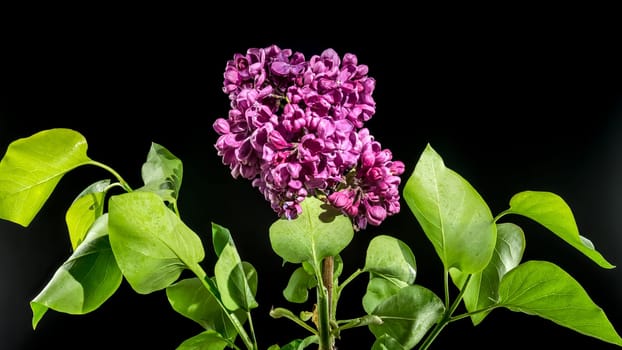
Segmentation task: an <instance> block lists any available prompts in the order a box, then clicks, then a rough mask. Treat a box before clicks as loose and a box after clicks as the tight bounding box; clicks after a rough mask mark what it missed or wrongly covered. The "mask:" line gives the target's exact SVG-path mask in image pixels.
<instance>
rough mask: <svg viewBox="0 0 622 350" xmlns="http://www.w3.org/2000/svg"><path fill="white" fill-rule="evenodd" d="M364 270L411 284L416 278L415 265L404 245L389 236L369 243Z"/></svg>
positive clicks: (413, 257)
mask: <svg viewBox="0 0 622 350" xmlns="http://www.w3.org/2000/svg"><path fill="white" fill-rule="evenodd" d="M364 270H365V271H368V272H374V273H377V274H381V275H385V276H390V277H395V278H397V279H399V280H402V281H404V282H406V283H408V284H412V283H414V282H415V277H416V276H417V263H416V261H415V255H414V254H413V252H412V250H411V249H410V247H408V245H406V243H404V242H402V241H401V240H399V239H397V238H394V237H391V236H387V235H379V236H376V237H374V238H373V239H372V240H371V242H369V246H368V247H367V255H366V258H365V267H364Z"/></svg>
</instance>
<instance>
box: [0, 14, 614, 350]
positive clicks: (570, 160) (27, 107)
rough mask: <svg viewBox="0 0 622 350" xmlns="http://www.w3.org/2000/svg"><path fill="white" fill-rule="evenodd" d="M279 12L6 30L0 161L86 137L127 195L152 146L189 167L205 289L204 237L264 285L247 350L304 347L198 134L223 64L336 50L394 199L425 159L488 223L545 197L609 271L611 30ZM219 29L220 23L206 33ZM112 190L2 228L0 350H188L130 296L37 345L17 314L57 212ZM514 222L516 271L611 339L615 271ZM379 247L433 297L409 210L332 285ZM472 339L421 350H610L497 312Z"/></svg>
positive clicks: (161, 303)
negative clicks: (395, 251) (255, 341)
mask: <svg viewBox="0 0 622 350" xmlns="http://www.w3.org/2000/svg"><path fill="white" fill-rule="evenodd" d="M145 10H146V9H145ZM286 10H287V9H284V8H280V9H278V11H275V13H274V15H273V16H272V17H265V16H263V17H260V16H257V18H253V19H252V20H251V19H245V20H242V19H240V18H239V17H237V13H236V12H235V11H232V10H230V11H223V12H219V13H217V15H216V16H213V13H212V16H209V17H208V16H206V17H204V14H205V13H204V12H196V11H193V9H189V11H188V12H187V13H185V14H178V13H176V12H175V13H169V12H168V10H167V9H165V8H161V9H159V11H157V12H156V14H152V13H150V12H148V11H144V12H143V11H135V12H132V14H131V15H122V13H124V12H123V11H121V10H119V11H118V12H117V11H111V12H110V13H106V15H101V12H98V14H99V15H96V14H95V12H90V11H85V12H83V13H81V15H80V16H75V17H74V16H66V17H67V18H65V17H64V16H63V17H62V18H57V17H48V16H46V13H45V11H42V12H39V13H38V15H37V16H36V17H33V18H30V17H29V16H24V19H25V20H24V21H16V23H15V25H11V26H6V27H5V29H6V30H5V31H4V33H3V38H2V39H3V41H2V56H3V58H4V63H3V64H2V66H1V67H2V70H1V72H0V73H1V74H2V77H1V78H2V79H1V83H2V89H3V91H2V93H3V94H2V95H1V96H0V152H1V154H4V152H5V151H6V147H7V146H8V144H9V143H10V142H11V141H13V140H15V139H16V138H20V137H26V136H29V135H31V134H33V133H35V132H37V131H40V130H43V129H47V128H53V127H67V128H72V129H74V130H76V131H79V132H81V133H82V134H83V135H84V136H85V137H86V139H87V142H88V144H89V149H88V155H89V157H90V158H92V159H94V160H97V161H100V162H102V163H105V164H107V165H109V166H111V167H112V168H114V169H115V170H117V171H118V172H119V173H120V174H121V175H122V176H123V177H124V178H125V179H126V180H127V181H128V182H129V183H130V184H131V185H132V186H133V187H139V186H140V185H141V184H142V183H141V182H140V181H141V180H140V166H141V165H142V163H143V162H144V160H145V159H146V155H147V152H148V150H149V147H150V144H151V142H156V143H159V144H161V145H163V146H165V147H167V148H168V149H169V150H170V151H171V152H172V153H173V154H175V155H176V156H177V157H179V158H180V159H181V160H182V161H183V163H184V178H183V183H182V189H181V193H180V198H179V208H180V211H181V215H182V219H183V220H184V221H185V222H186V223H187V224H188V225H189V226H190V227H191V228H192V229H193V230H194V231H195V232H197V234H199V235H200V236H201V237H202V238H203V239H204V240H205V243H206V251H207V253H208V256H207V258H206V260H205V262H204V263H205V264H204V267H205V269H206V270H208V271H210V267H211V266H213V265H212V264H213V254H212V250H211V247H210V246H209V237H210V224H211V222H215V223H218V224H220V225H223V226H225V227H228V228H229V229H230V230H231V232H232V234H233V236H234V239H235V240H236V243H237V245H238V250H239V251H240V254H241V256H242V258H243V259H244V260H247V261H249V262H251V263H252V264H253V265H254V266H255V267H256V269H257V270H258V274H259V291H258V296H257V299H258V302H259V308H258V309H256V310H255V311H254V313H253V318H254V321H255V327H256V331H257V335H258V338H259V342H260V347H261V348H262V349H265V348H267V347H268V346H269V345H271V344H273V343H279V344H281V345H283V344H285V343H286V342H288V341H289V340H291V339H294V338H296V337H302V336H305V335H306V334H305V333H304V332H302V331H301V330H300V329H299V328H297V326H295V325H294V324H292V323H290V322H289V321H286V320H283V319H278V320H274V319H271V318H270V317H269V316H268V311H269V309H270V307H272V306H285V307H289V308H291V309H292V310H294V311H300V310H302V309H305V308H310V307H311V306H310V305H307V304H305V305H297V304H289V303H287V302H286V301H285V300H284V298H283V297H282V295H281V291H282V289H283V288H284V287H285V284H286V283H287V279H288V277H289V274H290V273H291V271H292V270H293V266H289V265H285V266H282V265H281V261H280V259H279V258H278V257H277V256H276V255H275V254H274V253H273V252H272V250H271V248H270V245H269V241H268V237H267V232H268V228H269V226H270V224H271V223H272V222H273V221H274V220H276V217H275V214H274V213H273V212H272V211H271V210H270V207H269V205H268V203H267V202H265V201H264V200H263V198H262V197H261V195H260V194H259V192H257V191H256V190H255V189H254V188H252V186H251V185H250V183H249V182H247V181H245V180H234V179H233V178H231V177H230V176H229V170H228V169H227V167H226V166H224V165H222V163H221V161H220V158H219V157H218V156H217V154H216V151H215V149H214V147H213V144H214V143H215V141H216V138H217V135H216V133H215V132H214V131H213V129H212V128H211V125H212V123H213V121H214V120H215V119H216V118H218V117H225V116H226V115H227V111H228V99H227V97H226V96H225V95H224V94H223V93H222V90H221V86H222V80H223V77H222V74H223V71H224V67H225V63H226V61H227V60H228V59H230V58H231V57H232V56H233V54H234V53H236V52H240V53H243V52H245V51H246V49H247V48H250V47H266V46H269V45H271V44H276V45H278V46H280V47H281V48H291V49H292V50H294V51H300V52H302V53H304V54H305V56H306V57H307V58H309V57H310V56H311V55H314V54H320V53H321V51H322V50H324V49H325V48H329V47H331V48H333V49H335V50H336V51H337V52H338V53H339V54H340V55H343V54H344V53H346V52H350V53H354V54H356V55H357V56H358V58H359V63H362V64H367V65H368V66H369V75H370V76H372V77H374V78H375V79H376V80H377V85H376V90H375V93H374V97H375V100H376V103H377V111H376V114H375V115H374V117H373V118H372V120H371V121H369V122H368V124H367V127H368V128H369V129H370V130H371V132H372V134H374V136H375V137H376V139H377V140H378V141H380V142H381V143H382V145H383V146H384V147H386V148H390V149H391V150H392V151H393V154H394V159H399V160H402V161H403V162H404V163H405V164H406V173H405V175H404V176H403V182H402V183H405V181H406V178H407V176H408V175H410V173H411V172H412V170H413V169H414V165H415V163H416V161H417V159H418V157H419V155H420V153H421V151H423V149H424V147H425V145H426V144H427V143H430V144H431V145H432V146H433V147H434V148H435V149H436V151H437V152H438V153H439V154H440V155H441V156H442V157H443V159H444V161H445V164H446V165H447V166H448V167H450V168H452V169H453V170H455V171H457V172H458V173H459V174H460V175H462V176H463V177H464V178H465V179H467V181H469V182H470V183H471V184H472V185H473V186H474V187H475V188H476V189H477V191H478V192H479V193H480V194H481V195H482V197H483V198H484V199H485V200H486V201H487V203H488V204H489V206H490V208H491V210H492V212H493V214H498V213H499V212H500V211H502V210H504V209H506V208H507V207H508V205H509V204H508V203H509V199H510V197H511V196H512V195H513V194H515V193H517V192H519V191H523V190H546V191H551V192H555V193H557V194H559V195H561V196H562V197H563V198H564V199H565V200H566V201H567V202H568V204H569V205H570V207H571V208H572V209H573V212H574V214H575V218H576V220H577V224H578V226H579V230H580V232H581V234H582V235H584V236H586V237H588V238H589V239H591V240H592V242H593V243H594V244H595V246H596V248H597V249H598V250H599V251H600V252H601V253H602V254H603V255H604V257H605V258H606V259H608V260H609V261H610V262H611V263H613V264H614V265H620V264H621V263H622V235H621V227H622V225H621V224H622V222H620V212H621V210H622V200H621V199H620V198H622V196H621V195H622V185H620V182H619V179H620V176H622V92H621V89H620V86H621V85H620V80H619V78H620V75H619V67H618V65H619V62H620V61H619V58H620V57H619V54H618V53H617V46H618V44H619V42H618V41H617V38H616V35H611V34H612V33H613V34H615V31H613V32H612V30H614V29H615V28H614V26H613V25H611V26H610V25H609V24H610V22H607V21H606V20H598V18H591V19H593V20H594V22H595V23H596V25H594V24H592V23H593V22H590V23H586V22H585V21H583V20H581V19H578V18H576V17H572V18H567V19H566V20H561V19H564V18H566V17H564V16H561V15H560V16H559V17H555V19H556V20H555V21H552V20H551V19H552V17H551V16H544V17H538V16H531V15H525V16H516V17H511V18H510V17H505V16H504V14H505V13H501V14H498V15H497V16H495V17H494V19H491V17H488V16H483V15H482V16H481V18H480V17H478V18H476V19H475V18H473V17H467V16H465V17H462V16H461V15H460V14H459V13H456V14H454V15H453V16H452V17H448V16H447V15H446V13H444V12H438V13H434V17H433V18H434V19H431V18H430V16H431V14H428V13H425V12H419V13H417V14H414V13H413V14H412V16H411V17H408V14H405V13H402V15H404V16H403V17H400V20H399V21H397V20H393V18H388V22H383V21H387V19H383V20H382V21H380V20H378V19H376V18H375V17H373V16H372V15H371V14H368V15H366V16H361V17H356V16H346V15H345V13H344V12H340V13H335V14H332V13H331V14H330V16H328V14H326V15H323V16H317V17H313V16H305V15H302V14H300V13H297V14H293V13H288V11H286ZM119 13H121V14H119ZM22 15H23V14H22ZM319 17H321V18H319ZM217 19H218V20H219V21H224V22H218V24H217V25H216V22H215V21H216V20H217ZM398 23H399V24H398ZM109 177H110V176H109V174H108V173H106V172H105V171H104V170H102V169H99V168H94V167H84V168H78V169H76V170H74V171H72V172H70V173H69V174H67V175H66V176H65V177H64V178H63V179H62V181H61V182H60V183H59V186H58V187H57V189H56V190H55V192H54V193H53V194H52V196H51V198H50V199H49V200H48V202H47V203H46V205H45V206H44V207H43V209H42V211H41V212H40V213H39V215H38V216H37V217H36V218H35V220H34V221H33V222H32V224H31V225H30V226H29V227H28V228H23V227H21V226H18V225H15V224H12V223H10V222H0V269H2V270H1V271H0V284H1V286H0V293H1V294H0V349H7V350H9V349H24V350H25V349H40V348H44V347H45V348H57V347H58V348H63V349H99V348H101V349H112V348H115V349H116V348H132V347H133V348H141V349H174V348H175V347H176V346H177V345H179V344H180V343H181V342H182V341H183V340H185V339H187V338H189V337H191V336H193V335H195V334H197V333H198V332H200V330H201V329H200V328H199V327H198V325H196V324H194V323H193V322H192V321H189V320H187V319H185V318H183V317H182V316H180V315H178V314H176V313H175V312H174V311H172V309H171V308H170V307H169V305H168V303H167V301H166V297H165V294H164V293H163V292H155V293H153V294H149V295H139V294H137V293H135V292H134V291H132V290H131V288H130V287H129V285H128V284H127V283H126V282H125V281H124V282H123V283H122V285H121V287H120V289H119V290H118V291H117V293H116V294H115V295H113V296H112V297H111V298H110V299H109V300H108V301H107V302H106V303H105V304H104V305H103V306H102V307H100V308H99V309H98V310H96V311H94V312H92V313H90V314H87V315H81V316H76V315H65V314H60V313H56V312H54V311H49V312H48V313H47V314H46V315H45V317H44V318H43V320H42V321H41V322H40V323H39V325H38V328H37V329H36V330H35V331H33V330H32V327H31V323H30V322H31V320H30V317H31V311H30V308H29V304H28V303H29V301H30V300H31V299H32V298H33V297H34V296H35V295H36V294H37V293H38V292H39V291H40V290H41V288H43V286H45V284H46V283H47V281H48V280H49V279H50V277H51V276H52V274H53V273H54V271H55V270H56V268H57V267H58V266H59V265H60V264H61V263H62V262H63V261H64V260H65V259H66V258H67V257H68V256H69V255H70V253H71V248H70V243H69V240H68V238H67V235H66V228H65V226H64V225H65V224H64V214H65V211H66V210H67V208H68V206H69V205H70V203H71V201H72V200H73V198H74V197H75V196H76V195H77V194H78V193H79V192H80V191H81V190H82V189H83V188H84V187H86V186H87V185H89V184H91V183H92V182H95V181H97V180H100V179H103V178H109ZM508 220H510V218H508ZM511 221H513V222H515V223H518V224H519V225H521V227H523V229H524V230H525V234H526V239H527V249H526V252H525V256H524V260H531V259H542V260H549V261H552V262H554V263H556V264H558V265H559V266H561V267H562V268H563V269H565V270H566V271H567V272H569V273H570V274H571V275H572V276H573V277H575V278H576V279H577V281H579V283H581V284H582V285H583V286H584V287H585V289H586V291H587V292H588V293H589V295H590V296H591V297H592V298H593V300H594V301H595V302H596V303H597V304H598V305H600V306H601V307H603V309H604V310H605V313H606V314H607V315H608V317H609V319H610V321H611V322H612V324H613V325H614V327H615V328H616V329H617V330H618V331H620V330H622V307H621V303H620V301H621V300H620V295H621V292H622V273H621V272H620V270H619V269H618V268H616V269H612V270H605V269H602V268H600V267H598V266H597V265H596V264H594V263H593V262H591V261H590V260H588V259H587V258H586V257H584V256H583V255H581V254H580V253H578V252H577V251H575V250H574V249H572V248H571V247H569V246H568V245H566V244H565V243H563V242H562V241H561V240H560V239H558V238H557V237H556V236H554V235H553V234H551V233H549V232H548V231H545V230H544V229H542V228H541V227H539V226H537V225H535V224H533V223H532V222H529V221H527V220H521V219H520V218H518V217H512V218H511ZM378 234H390V235H394V236H396V237H398V238H400V239H402V240H404V241H405V242H407V243H408V244H409V245H410V246H411V247H412V249H413V251H414V253H415V256H416V258H417V264H418V276H417V283H419V284H422V285H424V286H426V287H428V288H430V289H432V290H433V291H435V292H436V293H437V294H438V295H441V296H442V293H443V291H442V274H441V272H442V271H441V265H440V261H439V260H438V258H437V257H436V256H435V255H434V253H433V249H432V246H431V244H430V243H429V242H428V241H427V240H426V238H425V236H424V234H423V232H422V231H421V229H420V228H419V226H418V224H417V222H416V220H415V219H414V216H413V215H412V214H411V213H410V211H409V210H408V208H407V206H406V205H405V203H403V202H402V212H401V213H400V214H399V215H397V216H393V217H390V218H388V219H387V220H386V221H385V223H383V225H382V226H380V227H369V228H368V229H367V230H364V231H361V232H359V233H357V234H356V237H355V239H354V241H353V242H352V244H350V246H348V247H347V248H346V249H345V250H344V252H343V254H342V255H343V258H344V261H345V266H344V275H349V274H350V273H351V272H353V271H354V270H355V269H356V268H359V267H362V264H363V260H364V255H365V249H366V247H367V244H368V242H369V241H370V239H371V238H373V237H374V236H375V235H378ZM366 282H367V277H366V276H364V275H363V276H361V277H359V278H358V279H357V280H355V281H354V282H353V283H352V284H351V285H350V286H349V287H347V289H346V290H345V291H344V296H343V300H342V303H341V305H340V309H339V312H340V314H339V315H338V316H339V318H340V319H345V318H350V317H356V316H359V315H361V314H362V313H363V309H362V307H361V304H360V300H361V297H362V295H363V292H364V288H365V285H366ZM454 292H455V291H454ZM469 322H470V321H468V320H463V321H459V322H456V323H452V324H450V325H449V326H448V327H447V328H445V330H444V331H443V332H442V333H441V335H440V337H439V338H438V339H437V340H436V342H435V343H434V345H433V346H432V349H446V348H450V347H457V346H459V345H463V346H467V347H471V346H477V347H478V348H480V349H497V348H499V347H501V346H504V345H503V344H508V345H513V346H515V347H518V348H519V347H530V348H533V349H544V348H546V345H545V344H549V343H554V344H558V345H560V346H562V345H573V346H576V347H577V348H586V349H587V348H590V349H596V348H598V349H614V348H616V347H614V346H611V345H609V344H606V343H604V342H601V341H599V340H596V339H592V338H589V337H586V336H583V335H580V334H578V333H575V332H574V331H571V330H569V329H566V328H562V327H560V326H558V325H555V324H553V323H552V322H550V321H547V320H544V319H540V318H538V317H535V316H528V315H526V314H520V313H512V312H510V311H507V310H505V309H499V310H495V311H493V312H492V313H491V314H490V315H489V316H488V318H487V319H485V320H484V322H483V323H482V324H480V325H479V326H477V327H473V326H472V325H471V324H470V323H469ZM372 343H373V337H372V336H371V333H370V332H369V331H368V330H367V329H366V328H358V329H353V330H348V331H345V332H344V333H343V334H342V339H341V340H340V341H339V343H338V346H339V348H340V349H358V348H362V349H369V348H370V346H371V344H372Z"/></svg>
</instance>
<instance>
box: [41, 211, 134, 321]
mask: <svg viewBox="0 0 622 350" xmlns="http://www.w3.org/2000/svg"><path fill="white" fill-rule="evenodd" d="M107 219H108V217H107V216H106V215H104V216H100V217H99V218H98V219H97V220H96V221H95V222H94V223H93V226H92V227H91V229H90V230H89V232H88V234H87V235H86V238H85V240H84V242H82V244H80V246H78V248H77V249H76V250H75V251H74V252H73V254H71V256H70V257H69V259H67V261H65V262H64V263H63V265H62V266H61V267H60V268H58V270H56V272H55V273H54V276H52V279H51V280H50V281H49V282H48V284H47V285H46V286H45V288H44V289H43V290H42V291H41V292H40V293H39V294H38V295H37V296H36V297H35V298H34V299H33V300H32V301H31V302H30V305H31V308H32V311H33V321H32V327H33V328H35V327H36V326H37V324H38V322H39V321H40V320H41V318H42V317H43V314H44V313H45V312H46V311H47V310H48V309H53V310H56V311H58V312H63V313H67V314H74V315H75V314H86V313H88V312H91V311H93V310H95V309H97V308H99V306H101V305H102V304H103V303H104V302H105V301H106V300H108V298H110V296H112V295H113V294H114V293H115V292H116V290H117V289H118V288H119V286H120V285H121V280H122V276H121V271H120V270H119V267H118V266H117V263H116V261H115V258H114V255H113V254H112V250H111V249H110V243H109V241H108V232H107V223H108V220H107Z"/></svg>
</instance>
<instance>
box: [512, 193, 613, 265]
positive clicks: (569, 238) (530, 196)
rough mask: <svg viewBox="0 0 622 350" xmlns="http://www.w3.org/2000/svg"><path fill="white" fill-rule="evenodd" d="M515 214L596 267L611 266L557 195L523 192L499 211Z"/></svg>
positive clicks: (513, 197)
mask: <svg viewBox="0 0 622 350" xmlns="http://www.w3.org/2000/svg"><path fill="white" fill-rule="evenodd" d="M502 214H503V215H505V214H518V215H522V216H525V217H528V218H530V219H531V220H534V221H535V222H537V223H539V224H541V225H542V226H544V227H546V228H547V229H549V230H550V231H551V232H553V233H554V234H556V235H557V236H558V237H560V238H561V239H563V240H564V241H565V242H566V243H568V244H570V245H571V246H573V247H574V248H576V249H577V250H578V251H580V252H581V253H583V254H585V255H586V256H587V257H588V258H590V259H591V260H593V261H594V262H595V263H597V264H598V265H599V266H601V267H603V268H606V269H611V268H614V267H615V266H614V265H612V264H611V263H609V262H608V261H607V260H605V258H604V257H603V256H602V255H601V254H600V253H599V252H598V251H597V250H596V249H595V248H594V244H592V242H591V241H590V240H589V239H587V238H585V237H583V236H581V235H579V229H578V228H577V224H576V222H575V219H574V215H573V214H572V210H571V209H570V207H569V206H568V204H567V203H566V202H565V201H564V200H563V199H562V198H561V197H560V196H558V195H557V194H555V193H551V192H544V191H523V192H519V193H517V194H515V195H514V196H512V198H511V199H510V208H509V209H508V210H506V211H504V212H503V213H502Z"/></svg>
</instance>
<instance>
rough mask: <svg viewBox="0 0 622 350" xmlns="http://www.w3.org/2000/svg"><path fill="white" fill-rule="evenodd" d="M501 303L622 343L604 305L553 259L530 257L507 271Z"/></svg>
mask: <svg viewBox="0 0 622 350" xmlns="http://www.w3.org/2000/svg"><path fill="white" fill-rule="evenodd" d="M499 305H500V306H504V307H506V308H508V309H510V310H512V311H516V312H523V313H526V314H528V315H536V316H539V317H542V318H545V319H548V320H550V321H553V322H555V323H556V324H558V325H560V326H563V327H567V328H570V329H572V330H574V331H576V332H578V333H581V334H584V335H587V336H590V337H594V338H597V339H600V340H602V341H604V342H608V343H612V344H616V345H620V346H622V338H620V335H619V334H618V333H617V332H616V330H615V329H614V328H613V325H612V324H611V322H609V320H608V319H607V316H606V315H605V313H604V311H603V309H602V308H600V307H599V306H598V305H596V304H595V303H594V302H593V301H592V299H591V298H590V297H589V295H588V294H587V292H586V291H585V290H584V289H583V287H582V286H581V285H580V284H579V283H578V282H577V281H576V280H575V279H574V278H572V276H570V275H569V274H568V273H567V272H566V271H564V270H563V269H561V268H560V267H559V266H557V265H555V264H553V263H551V262H548V261H528V262H525V263H523V264H520V265H519V266H517V267H516V268H514V269H513V270H511V271H510V272H508V273H507V274H506V275H505V276H504V277H503V279H502V280H501V284H500V285H499Z"/></svg>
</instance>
